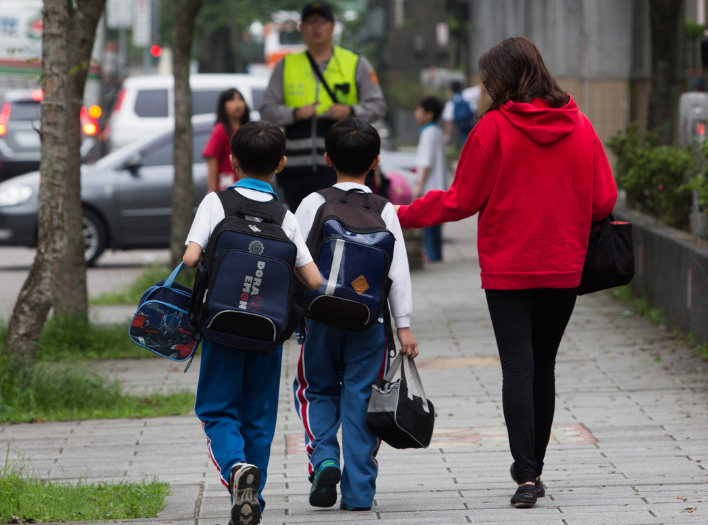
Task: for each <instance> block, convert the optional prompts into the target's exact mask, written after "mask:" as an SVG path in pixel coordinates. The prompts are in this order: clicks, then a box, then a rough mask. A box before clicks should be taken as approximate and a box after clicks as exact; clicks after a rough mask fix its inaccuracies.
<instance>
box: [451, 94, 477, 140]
mask: <svg viewBox="0 0 708 525" xmlns="http://www.w3.org/2000/svg"><path fill="white" fill-rule="evenodd" d="M452 108H453V119H454V121H455V126H457V130H458V131H459V133H460V138H461V140H462V142H463V143H464V141H465V140H467V135H469V134H470V131H472V128H473V127H474V111H472V108H471V107H470V104H469V102H467V101H466V100H465V99H464V98H463V97H462V93H455V94H454V95H452Z"/></svg>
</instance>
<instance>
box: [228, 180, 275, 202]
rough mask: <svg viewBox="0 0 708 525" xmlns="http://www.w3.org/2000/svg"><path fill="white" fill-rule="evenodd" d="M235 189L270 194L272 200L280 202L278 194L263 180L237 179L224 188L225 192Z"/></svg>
mask: <svg viewBox="0 0 708 525" xmlns="http://www.w3.org/2000/svg"><path fill="white" fill-rule="evenodd" d="M235 188H246V189H249V190H255V191H260V192H263V193H270V194H271V195H272V196H273V198H274V199H275V200H276V201H278V202H280V199H279V198H278V194H277V193H275V190H273V186H271V185H270V184H268V183H267V182H265V181H263V180H258V179H247V178H244V179H239V181H238V182H237V183H236V184H234V185H233V186H229V187H228V188H226V189H227V190H231V189H235Z"/></svg>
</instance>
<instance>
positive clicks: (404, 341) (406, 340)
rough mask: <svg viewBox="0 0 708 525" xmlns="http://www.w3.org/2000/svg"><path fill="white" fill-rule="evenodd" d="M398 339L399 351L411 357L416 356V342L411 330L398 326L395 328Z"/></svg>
mask: <svg viewBox="0 0 708 525" xmlns="http://www.w3.org/2000/svg"><path fill="white" fill-rule="evenodd" d="M396 333H397V335H398V341H399V342H400V343H401V352H402V353H404V354H406V355H407V356H408V357H410V358H411V359H415V358H416V357H417V356H418V343H417V342H416V340H415V337H413V332H411V329H410V328H399V329H398V330H396Z"/></svg>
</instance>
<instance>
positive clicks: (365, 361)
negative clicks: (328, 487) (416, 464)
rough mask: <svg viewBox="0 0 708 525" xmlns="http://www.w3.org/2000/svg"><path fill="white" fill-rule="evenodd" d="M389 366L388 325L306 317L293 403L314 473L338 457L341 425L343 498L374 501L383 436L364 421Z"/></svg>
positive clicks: (353, 502) (366, 502)
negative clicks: (345, 325)
mask: <svg viewBox="0 0 708 525" xmlns="http://www.w3.org/2000/svg"><path fill="white" fill-rule="evenodd" d="M387 368H388V355H387V349H386V331H385V328H384V325H383V323H381V322H376V323H375V324H374V326H372V327H371V328H370V329H369V330H367V331H365V332H348V331H346V330H342V329H340V328H335V327H333V326H328V325H326V324H322V323H318V322H317V321H311V320H307V337H306V339H305V344H304V345H303V346H302V350H301V352H300V359H299V361H298V367H297V374H296V376H295V382H294V385H293V388H294V394H295V408H296V409H297V412H298V415H299V416H300V419H302V422H303V425H304V426H305V444H306V448H307V454H308V456H309V458H310V467H309V468H310V474H311V475H312V474H313V472H314V471H315V470H317V467H318V466H319V465H320V464H322V462H323V461H326V460H334V461H339V460H340V455H339V452H340V451H339V441H338V440H337V432H338V430H339V426H340V424H341V426H342V448H343V456H344V469H343V470H342V486H341V490H342V502H344V503H345V504H346V505H349V506H351V507H371V505H372V504H373V501H374V495H375V493H376V476H377V475H378V463H377V462H376V453H377V452H378V449H379V445H380V443H381V441H380V440H379V439H378V438H377V437H376V436H375V435H374V434H373V433H371V432H370V431H369V429H368V428H367V427H366V409H367V407H368V405H369V399H370V397H371V385H372V384H373V383H374V382H375V381H376V379H378V378H380V377H383V376H384V375H385V373H386V371H387Z"/></svg>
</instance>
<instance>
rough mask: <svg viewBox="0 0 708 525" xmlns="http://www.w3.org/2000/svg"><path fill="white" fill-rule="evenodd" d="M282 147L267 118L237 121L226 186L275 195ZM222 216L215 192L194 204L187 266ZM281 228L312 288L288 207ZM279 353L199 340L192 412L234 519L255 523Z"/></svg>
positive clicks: (312, 274) (251, 195)
mask: <svg viewBox="0 0 708 525" xmlns="http://www.w3.org/2000/svg"><path fill="white" fill-rule="evenodd" d="M284 152H285V136H284V135H283V133H282V132H281V131H280V128H278V127H277V126H275V125H273V124H271V123H269V122H266V121H259V122H250V123H248V124H245V125H244V126H241V127H240V128H239V129H238V131H237V132H236V133H234V135H233V136H232V138H231V153H232V154H231V163H232V164H233V167H234V169H235V170H236V172H237V173H238V175H239V179H240V180H239V181H238V182H237V183H236V184H235V185H234V186H231V187H230V188H229V189H228V190H226V191H236V192H238V193H239V194H241V195H242V196H243V197H246V198H247V199H250V200H251V201H254V207H256V206H257V205H256V204H255V203H259V202H260V203H263V202H268V201H272V200H273V199H275V200H277V199H278V196H277V195H276V193H275V192H274V191H273V188H272V187H271V186H270V184H269V182H270V180H271V179H272V178H273V176H274V175H275V172H276V170H282V169H283V166H284V165H285V162H286V158H285V157H284V156H283V153H284ZM224 217H225V212H224V207H223V205H222V203H221V200H220V198H219V196H218V195H217V193H216V192H212V193H209V194H208V195H207V196H206V197H205V198H204V200H203V201H202V202H201V204H200V205H199V209H198V210H197V214H196V216H195V218H194V223H193V224H192V228H191V230H190V231H189V236H188V237H187V244H188V247H187V251H186V252H185V254H184V257H183V261H184V263H185V264H186V265H187V266H191V267H194V266H196V265H197V263H198V262H199V260H200V258H201V256H202V252H203V250H204V249H205V248H206V246H207V243H208V242H209V237H210V236H211V234H212V232H213V231H214V229H215V228H216V226H217V225H218V224H219V223H220V222H221V221H222V220H224ZM247 218H248V219H250V220H256V221H260V219H258V218H255V217H247ZM282 229H283V231H284V232H285V234H286V235H287V236H288V238H289V239H290V240H291V241H292V242H293V243H294V244H295V246H296V247H297V258H296V262H295V266H296V267H295V271H294V273H295V275H296V276H297V278H298V279H299V280H300V281H301V282H302V283H303V284H304V285H305V286H307V287H309V288H311V289H313V290H315V289H317V288H318V287H319V286H320V285H321V284H322V277H321V275H320V273H319V270H318V269H317V266H316V265H315V263H314V262H313V261H312V256H311V255H310V252H309V250H308V249H307V246H306V245H305V242H304V240H303V237H302V235H301V233H300V227H299V225H298V221H297V220H296V219H295V216H294V215H293V214H292V213H290V212H289V211H288V212H287V213H286V214H285V218H284V219H283V223H282ZM286 285H287V284H286ZM282 352H283V347H282V346H280V347H278V348H277V349H276V350H274V351H272V352H269V353H257V352H248V351H244V350H239V349H237V348H231V347H227V346H224V345H220V344H217V343H213V342H211V341H208V340H206V339H204V340H203V341H202V359H201V369H200V372H199V384H198V387H197V400H196V403H195V406H194V411H195V412H196V414H197V417H198V418H199V419H200V420H201V421H202V427H203V429H204V432H205V434H206V436H207V443H208V448H209V454H210V456H211V459H212V461H213V462H214V465H215V466H216V468H217V470H218V471H219V474H220V476H219V478H220V480H221V483H222V484H223V485H224V486H225V487H226V488H227V489H228V490H229V493H230V494H231V497H232V507H231V523H232V524H233V525H257V524H258V523H260V518H261V513H262V512H263V509H264V507H265V500H264V499H263V497H262V496H261V491H262V490H263V487H264V486H265V482H266V474H267V468H268V460H269V457H270V446H271V442H272V441H273V435H274V433H275V422H276V416H277V413H278V393H279V386H280V367H281V362H282V355H283V354H282Z"/></svg>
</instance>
